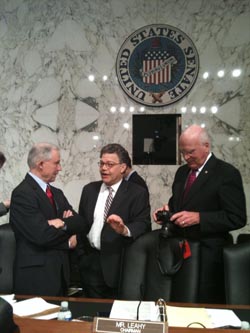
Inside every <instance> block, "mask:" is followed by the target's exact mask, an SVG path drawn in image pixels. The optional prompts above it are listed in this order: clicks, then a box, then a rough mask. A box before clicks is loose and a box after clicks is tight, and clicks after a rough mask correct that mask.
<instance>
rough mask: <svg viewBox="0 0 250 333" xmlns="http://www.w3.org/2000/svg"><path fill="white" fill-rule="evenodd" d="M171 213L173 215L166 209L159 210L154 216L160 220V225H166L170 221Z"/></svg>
mask: <svg viewBox="0 0 250 333" xmlns="http://www.w3.org/2000/svg"><path fill="white" fill-rule="evenodd" d="M172 215H173V213H170V211H168V210H159V211H158V212H157V213H156V218H157V221H160V222H162V225H164V226H166V225H168V224H169V223H171V221H170V218H171V216H172Z"/></svg>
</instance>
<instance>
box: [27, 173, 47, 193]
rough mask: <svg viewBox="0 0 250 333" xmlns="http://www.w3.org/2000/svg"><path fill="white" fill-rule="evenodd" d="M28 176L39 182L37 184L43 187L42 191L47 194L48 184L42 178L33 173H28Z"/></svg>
mask: <svg viewBox="0 0 250 333" xmlns="http://www.w3.org/2000/svg"><path fill="white" fill-rule="evenodd" d="M28 174H29V175H30V176H31V177H32V178H33V179H34V180H35V181H36V182H37V184H38V185H39V186H40V187H41V189H42V190H43V191H44V192H46V188H47V185H48V184H47V183H45V182H44V181H43V180H42V179H41V178H39V177H37V176H36V175H34V174H33V173H32V172H28Z"/></svg>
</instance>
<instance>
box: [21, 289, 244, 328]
mask: <svg viewBox="0 0 250 333" xmlns="http://www.w3.org/2000/svg"><path fill="white" fill-rule="evenodd" d="M30 297H31V296H28V297H26V296H16V298H17V299H19V300H21V299H24V298H30ZM43 298H44V299H45V300H47V301H48V302H51V303H55V304H59V303H60V302H61V301H62V300H67V301H69V304H70V309H71V311H72V314H73V317H74V318H77V317H79V316H81V315H88V316H96V313H97V312H109V311H110V309H111V307H112V303H113V300H107V299H89V298H78V297H77V298H75V297H67V298H62V297H60V298H59V297H43ZM167 304H169V305H173V306H185V307H188V306H192V307H206V308H224V309H233V310H234V311H235V313H236V314H237V315H238V317H239V318H240V319H241V320H242V321H243V320H246V321H249V320H250V319H249V317H250V306H247V305H242V306H240V305H224V304H223V305H217V304H216V305H214V304H191V303H167ZM15 323H16V324H17V325H18V326H19V328H20V333H72V332H74V333H91V332H92V331H93V323H92V322H76V321H71V322H63V321H62V322H61V321H57V320H37V319H29V318H15ZM192 331H193V332H196V333H204V328H183V327H182V328H179V327H169V332H170V333H190V332H192ZM206 331H207V332H210V331H211V332H213V333H219V332H220V333H221V332H222V331H224V332H227V333H230V332H231V333H235V330H229V329H227V330H222V329H212V330H211V329H206Z"/></svg>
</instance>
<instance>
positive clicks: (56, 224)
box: [48, 219, 64, 229]
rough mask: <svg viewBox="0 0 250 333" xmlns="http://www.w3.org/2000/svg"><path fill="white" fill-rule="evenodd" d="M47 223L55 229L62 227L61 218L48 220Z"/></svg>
mask: <svg viewBox="0 0 250 333" xmlns="http://www.w3.org/2000/svg"><path fill="white" fill-rule="evenodd" d="M48 224H49V225H51V226H53V227H55V228H56V229H60V228H63V227H64V222H63V220H61V219H54V220H48Z"/></svg>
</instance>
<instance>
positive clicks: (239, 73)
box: [232, 68, 241, 77]
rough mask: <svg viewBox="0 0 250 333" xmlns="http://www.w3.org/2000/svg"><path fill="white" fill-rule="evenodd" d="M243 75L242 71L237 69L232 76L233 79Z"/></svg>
mask: <svg viewBox="0 0 250 333" xmlns="http://www.w3.org/2000/svg"><path fill="white" fill-rule="evenodd" d="M240 75H241V69H239V68H236V69H234V70H233V71H232V76H233V77H239V76H240Z"/></svg>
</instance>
